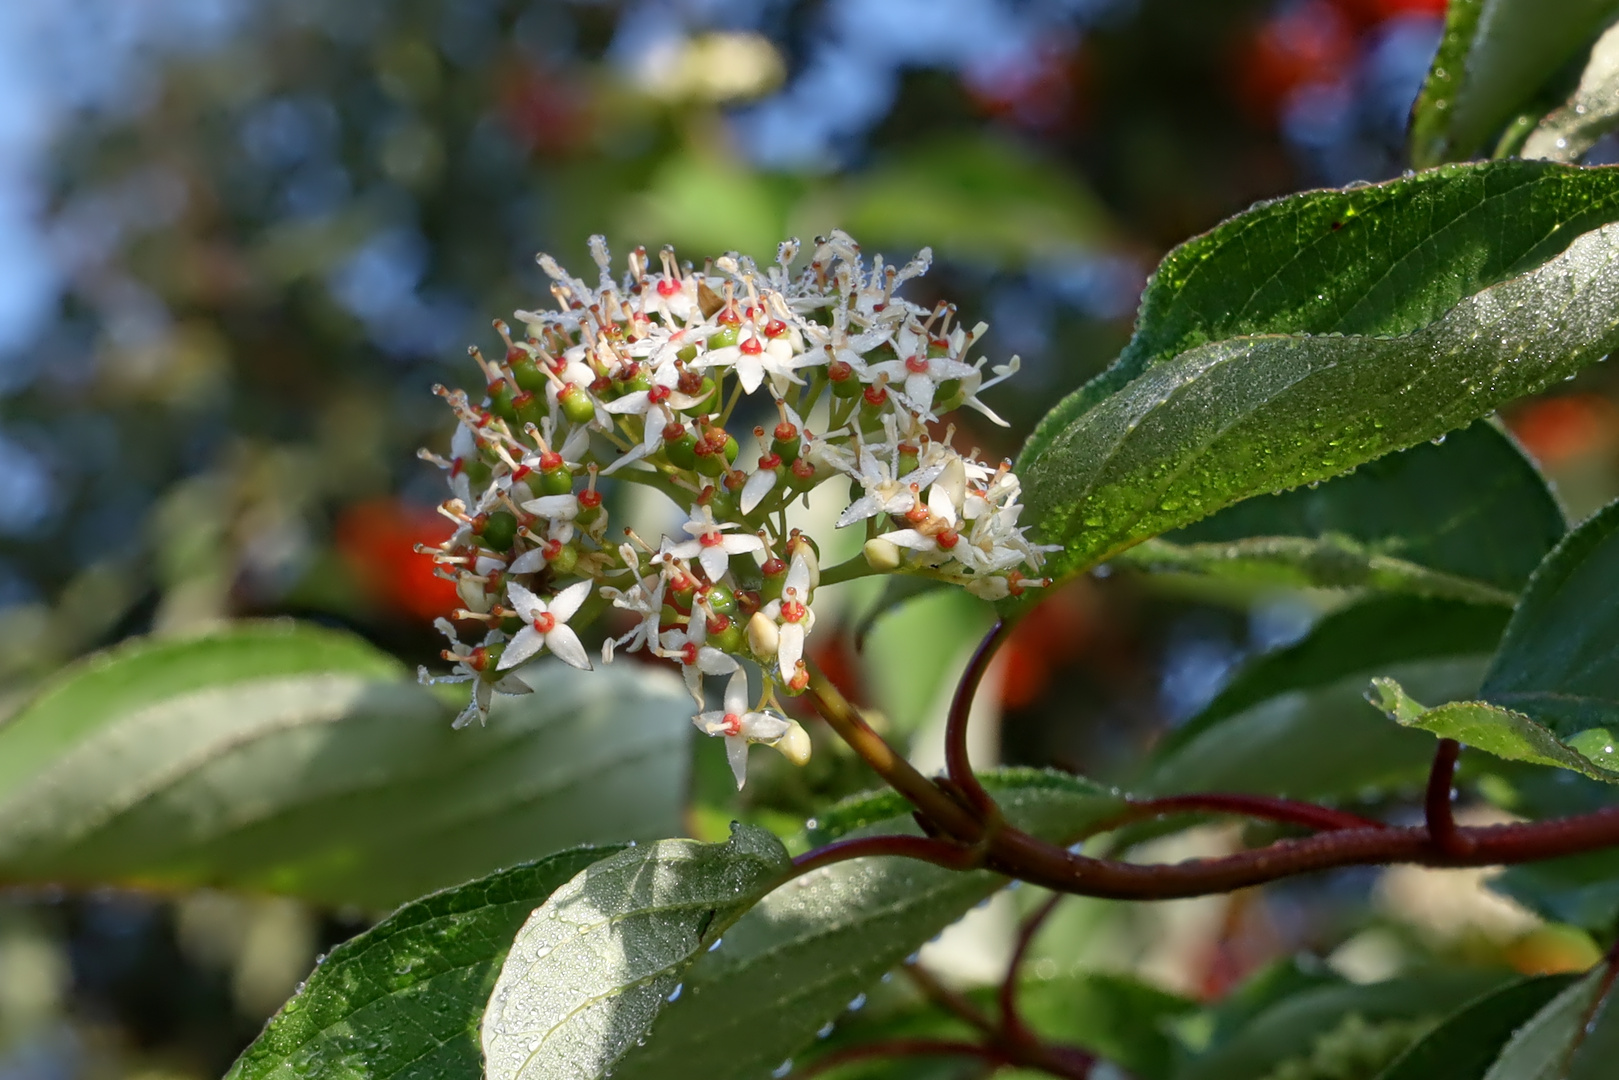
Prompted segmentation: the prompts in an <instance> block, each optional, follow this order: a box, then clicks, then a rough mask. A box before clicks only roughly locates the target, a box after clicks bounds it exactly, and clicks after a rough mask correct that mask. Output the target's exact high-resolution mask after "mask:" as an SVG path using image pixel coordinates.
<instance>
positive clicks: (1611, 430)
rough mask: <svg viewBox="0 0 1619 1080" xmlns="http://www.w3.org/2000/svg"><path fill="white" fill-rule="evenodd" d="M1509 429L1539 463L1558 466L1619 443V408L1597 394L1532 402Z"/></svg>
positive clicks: (1515, 415)
mask: <svg viewBox="0 0 1619 1080" xmlns="http://www.w3.org/2000/svg"><path fill="white" fill-rule="evenodd" d="M1508 426H1509V427H1511V429H1512V433H1513V434H1514V435H1516V436H1517V437H1518V441H1519V442H1521V443H1523V446H1524V449H1525V450H1528V451H1529V453H1530V454H1531V455H1532V456H1533V457H1534V458H1535V460H1536V461H1539V462H1540V463H1541V464H1542V465H1547V466H1557V465H1561V464H1563V463H1564V462H1566V461H1569V460H1571V459H1573V458H1577V457H1581V456H1583V455H1585V454H1589V453H1594V452H1596V451H1599V450H1602V449H1604V448H1606V447H1609V446H1612V445H1613V444H1614V442H1615V441H1619V439H1616V437H1619V406H1615V405H1614V403H1613V402H1611V401H1609V400H1608V399H1607V398H1605V397H1601V396H1599V395H1597V394H1568V395H1565V396H1563V397H1554V398H1546V399H1544V400H1542V401H1536V402H1531V403H1530V404H1529V405H1527V406H1525V407H1524V408H1522V409H1521V410H1519V411H1518V412H1516V413H1514V414H1513V416H1512V418H1511V420H1509V421H1508Z"/></svg>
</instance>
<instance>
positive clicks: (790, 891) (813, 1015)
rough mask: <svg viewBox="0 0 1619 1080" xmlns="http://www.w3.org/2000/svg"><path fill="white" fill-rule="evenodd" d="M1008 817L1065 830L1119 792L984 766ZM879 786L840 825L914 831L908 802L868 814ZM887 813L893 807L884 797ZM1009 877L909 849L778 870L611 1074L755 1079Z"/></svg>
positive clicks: (1088, 821)
mask: <svg viewBox="0 0 1619 1080" xmlns="http://www.w3.org/2000/svg"><path fill="white" fill-rule="evenodd" d="M984 782H985V786H986V787H988V788H989V790H990V791H991V793H993V794H994V796H995V798H996V800H997V801H998V802H999V803H1000V804H1001V806H1002V808H1003V809H1004V810H1005V811H1006V816H1007V819H1008V820H1009V821H1010V822H1012V823H1013V824H1014V825H1017V826H1018V827H1020V828H1023V829H1025V830H1027V831H1029V832H1031V833H1033V834H1035V835H1037V836H1041V837H1043V838H1045V839H1049V840H1054V841H1063V840H1066V839H1069V838H1072V837H1074V836H1076V835H1079V834H1081V833H1083V832H1085V831H1086V830H1087V829H1088V828H1089V827H1091V826H1092V825H1094V824H1096V823H1098V822H1100V821H1102V820H1104V819H1106V818H1108V817H1111V816H1113V815H1114V814H1116V813H1117V812H1118V811H1119V810H1120V809H1121V807H1122V796H1121V795H1120V794H1118V793H1117V792H1111V791H1108V790H1107V789H1103V788H1098V787H1097V786H1096V785H1094V784H1090V783H1088V782H1086V781H1083V780H1078V779H1077V778H1074V777H1069V776H1064V775H1062V774H1059V773H1051V772H1037V771H1034V770H1027V769H1012V770H1005V771H1003V772H1001V773H998V774H997V773H989V774H986V775H985V776H984ZM893 805H894V804H892V803H891V802H889V801H887V800H886V799H884V798H883V797H881V796H879V797H877V798H876V799H874V800H872V801H870V802H868V803H865V804H864V806H862V805H859V804H857V803H853V802H852V803H850V804H847V805H846V806H845V807H844V808H843V811H842V814H843V818H842V820H843V821H844V822H849V821H854V820H862V819H864V820H865V821H866V822H867V824H866V825H865V826H864V827H861V828H857V829H855V830H853V832H852V833H849V834H848V835H863V834H874V833H891V832H915V831H916V830H915V823H914V822H913V821H912V820H911V818H910V815H909V814H908V813H904V814H902V815H901V816H895V817H890V818H887V819H879V818H876V817H874V816H872V815H876V814H880V813H882V812H883V808H884V807H893ZM890 812H892V811H891V810H890ZM1005 881H1006V879H1005V878H1002V877H999V876H997V875H994V874H990V873H987V872H985V871H974V872H971V873H961V872H957V871H951V870H945V869H942V868H940V867H937V866H933V865H931V864H929V863H922V862H917V861H915V860H910V859H902V858H894V857H882V858H869V859H859V860H855V861H850V862H844V863H838V864H836V865H834V866H829V867H826V868H823V869H821V870H817V871H814V872H812V873H810V874H805V875H802V876H800V877H798V878H795V879H794V880H792V881H789V882H788V883H787V884H785V885H783V886H782V887H781V888H779V889H777V890H776V891H775V892H773V893H771V894H770V895H769V896H768V897H766V898H765V899H764V900H763V901H762V902H761V903H760V904H758V905H757V906H756V907H754V908H753V909H752V910H751V911H749V912H748V913H747V914H746V915H744V916H743V917H742V918H741V919H740V920H738V921H737V923H736V925H735V926H733V927H731V928H730V929H729V930H727V931H726V932H725V937H724V942H723V944H722V946H721V947H719V948H717V949H715V950H714V951H712V952H709V953H707V954H705V955H704V956H703V957H702V958H701V959H700V960H698V962H697V963H696V964H695V965H693V967H692V968H691V970H690V971H688V972H687V973H686V975H685V977H684V980H683V986H682V989H681V993H680V995H679V997H678V998H677V1000H676V1001H675V1002H674V1003H673V1004H670V1005H668V1006H666V1007H665V1008H664V1010H663V1011H662V1013H660V1014H659V1016H658V1019H657V1021H656V1023H655V1024H654V1026H653V1029H652V1032H651V1034H650V1035H649V1036H648V1038H647V1044H646V1046H644V1047H641V1048H639V1049H637V1050H634V1051H632V1052H631V1053H630V1054H628V1055H626V1056H625V1058H624V1059H623V1060H622V1061H621V1062H619V1064H618V1065H617V1066H616V1067H615V1068H614V1071H613V1076H614V1077H615V1080H664V1078H666V1077H670V1076H677V1075H679V1076H700V1077H703V1078H704V1080H733V1078H734V1080H754V1078H757V1077H760V1076H763V1075H766V1074H768V1073H769V1072H770V1071H771V1070H773V1069H775V1068H777V1067H779V1066H780V1065H781V1064H782V1063H783V1061H784V1060H786V1059H788V1058H791V1057H792V1056H793V1055H794V1054H796V1053H798V1052H799V1051H800V1050H801V1049H802V1048H803V1047H805V1046H807V1045H809V1044H811V1043H813V1042H814V1041H815V1033H816V1032H817V1031H818V1030H819V1029H820V1028H821V1027H822V1025H824V1024H826V1023H827V1022H829V1021H832V1020H835V1019H836V1018H837V1016H838V1015H839V1014H840V1013H841V1012H843V1010H844V1009H845V1008H847V1007H849V1006H850V1005H851V1003H854V1004H855V1005H856V1006H857V1007H858V1004H859V1003H860V1002H861V1001H863V998H862V997H861V995H862V994H863V993H865V992H866V991H867V990H869V989H870V987H871V985H872V984H873V983H875V982H876V981H877V980H878V979H879V978H880V977H881V975H882V974H883V972H885V971H888V970H889V969H891V968H893V967H894V966H895V965H896V964H898V963H899V962H900V961H901V960H903V959H904V958H905V957H906V956H908V955H910V954H911V953H912V952H915V951H916V950H917V949H919V948H921V947H922V945H924V944H925V943H926V942H927V941H928V939H930V938H932V937H934V936H935V935H937V934H938V933H940V932H941V931H943V930H944V929H945V928H946V927H947V926H949V925H950V924H951V923H953V922H955V921H956V920H957V919H959V918H960V917H961V916H962V915H963V914H964V913H966V912H967V911H968V910H969V909H970V908H971V907H972V906H973V905H974V904H977V903H979V902H980V901H982V900H984V899H986V898H988V897H989V896H990V895H992V894H993V893H994V892H995V891H996V890H997V889H999V888H1000V887H1001V886H1002V885H1004V884H1005Z"/></svg>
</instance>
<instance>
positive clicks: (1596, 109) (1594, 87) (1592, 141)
mask: <svg viewBox="0 0 1619 1080" xmlns="http://www.w3.org/2000/svg"><path fill="white" fill-rule="evenodd" d="M1616 125H1619V27H1610V28H1609V29H1608V30H1607V31H1606V32H1605V33H1603V35H1602V36H1601V37H1600V38H1598V39H1597V43H1596V44H1595V45H1593V46H1592V47H1591V56H1590V59H1588V60H1587V61H1586V63H1585V71H1584V72H1583V73H1581V75H1580V85H1579V87H1578V88H1577V89H1575V91H1574V94H1573V96H1572V97H1570V98H1569V99H1568V103H1567V104H1565V105H1563V106H1562V107H1561V108H1559V109H1557V110H1556V111H1554V112H1553V113H1551V115H1549V116H1547V117H1546V118H1545V119H1544V120H1542V121H1541V122H1540V123H1539V125H1537V126H1536V127H1535V129H1534V130H1533V131H1531V132H1530V133H1529V137H1528V138H1527V139H1526V140H1525V141H1524V144H1523V149H1522V151H1521V152H1520V156H1521V157H1526V158H1540V159H1543V160H1546V161H1578V160H1580V158H1582V157H1584V156H1585V152H1586V151H1587V150H1589V149H1591V147H1593V146H1595V145H1596V141H1597V140H1598V139H1600V138H1602V136H1604V135H1606V134H1607V133H1608V132H1609V131H1611V130H1613V128H1614V127H1615V126H1616Z"/></svg>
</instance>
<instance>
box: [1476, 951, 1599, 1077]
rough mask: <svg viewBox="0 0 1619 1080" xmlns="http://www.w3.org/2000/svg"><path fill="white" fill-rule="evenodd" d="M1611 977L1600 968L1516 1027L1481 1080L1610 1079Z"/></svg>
mask: <svg viewBox="0 0 1619 1080" xmlns="http://www.w3.org/2000/svg"><path fill="white" fill-rule="evenodd" d="M1612 988H1613V979H1612V973H1611V972H1610V970H1609V965H1608V964H1607V963H1602V964H1598V965H1597V966H1596V967H1595V968H1593V969H1592V970H1591V971H1590V972H1589V973H1588V974H1587V975H1586V976H1585V977H1584V978H1582V979H1580V980H1579V981H1578V982H1576V983H1574V984H1572V985H1570V986H1568V987H1566V988H1565V989H1564V990H1563V992H1562V993H1560V994H1558V995H1557V996H1556V997H1555V998H1553V999H1552V1001H1551V1002H1550V1003H1549V1004H1548V1005H1546V1006H1545V1007H1544V1008H1542V1009H1541V1010H1540V1011H1539V1012H1537V1013H1536V1014H1535V1015H1534V1017H1533V1018H1532V1019H1531V1020H1530V1021H1529V1022H1528V1023H1526V1024H1524V1025H1523V1026H1522V1027H1520V1028H1519V1029H1518V1030H1517V1032H1516V1033H1514V1034H1513V1036H1512V1038H1511V1039H1510V1040H1508V1042H1507V1044H1506V1046H1505V1047H1504V1048H1503V1049H1502V1050H1501V1054H1500V1056H1499V1057H1497V1058H1496V1059H1495V1062H1494V1064H1492V1065H1491V1066H1490V1068H1489V1071H1487V1072H1486V1073H1485V1074H1484V1080H1602V1078H1606V1077H1610V1076H1612V1075H1613V1063H1614V1060H1615V1058H1614V1052H1615V1050H1619V1045H1616V1043H1619V1021H1616V1019H1615V1017H1614V1016H1613V1012H1614V1010H1613V1008H1612V995H1611V994H1610V993H1609V991H1610V990H1612Z"/></svg>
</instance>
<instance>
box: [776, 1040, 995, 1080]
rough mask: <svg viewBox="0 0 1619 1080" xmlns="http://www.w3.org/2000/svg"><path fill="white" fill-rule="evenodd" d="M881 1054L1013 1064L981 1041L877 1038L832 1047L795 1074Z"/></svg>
mask: <svg viewBox="0 0 1619 1080" xmlns="http://www.w3.org/2000/svg"><path fill="white" fill-rule="evenodd" d="M884 1057H974V1058H978V1059H979V1060H980V1061H987V1062H989V1063H990V1064H992V1065H1010V1064H1013V1063H1012V1062H1011V1061H1010V1060H1009V1059H1008V1058H1007V1057H1006V1055H1004V1054H1003V1053H1001V1051H999V1050H997V1049H996V1048H994V1047H992V1046H987V1045H985V1044H983V1043H974V1042H966V1041H965V1040H960V1039H923V1038H895V1039H877V1040H875V1041H873V1042H868V1043H860V1044H859V1045H857V1046H845V1047H843V1048H842V1049H841V1050H834V1051H832V1052H831V1053H830V1054H827V1055H826V1056H825V1057H820V1058H816V1059H815V1060H814V1061H812V1062H810V1063H809V1064H808V1065H806V1066H805V1067H804V1068H803V1069H802V1070H801V1071H800V1072H799V1073H798V1075H799V1076H800V1077H804V1076H814V1075H815V1074H817V1073H821V1072H825V1071H826V1070H828V1069H832V1068H836V1067H837V1066H839V1065H847V1064H849V1063H850V1062H851V1061H868V1060H870V1059H872V1058H884Z"/></svg>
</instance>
